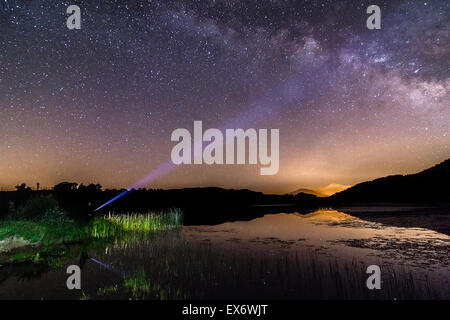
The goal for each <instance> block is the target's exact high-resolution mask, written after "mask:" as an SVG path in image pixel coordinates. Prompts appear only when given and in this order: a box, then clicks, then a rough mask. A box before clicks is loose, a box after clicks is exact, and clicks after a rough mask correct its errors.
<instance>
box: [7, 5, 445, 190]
mask: <svg viewBox="0 0 450 320" xmlns="http://www.w3.org/2000/svg"><path fill="white" fill-rule="evenodd" d="M71 4H76V5H79V6H80V8H81V16H82V25H81V30H69V29H68V28H67V27H66V18H67V16H68V15H67V14H66V8H67V7H68V6H69V5H71ZM371 4H377V5H379V6H380V8H381V14H382V20H381V30H368V29H367V27H366V19H367V17H368V16H369V15H368V14H367V13H366V8H367V7H368V6H369V5H371ZM449 21H450V2H449V1H446V0H442V1H392V0H389V1H381V0H373V1H343V0H342V1H338V0H334V1H331V0H329V1H327V0H324V1H314V0H309V1H306V0H305V1H303V0H201V1H200V0H190V1H183V0H177V1H167V0H166V1H156V0H153V1H152V0H148V1H145V0H139V1H136V0H135V1H100V0H98V1H94V0H92V1H75V0H74V1H58V0H55V1H42V0H27V1H19V0H0V30H1V31H0V188H3V189H8V188H13V187H14V186H15V185H16V184H18V183H21V182H26V183H27V184H29V185H32V186H35V184H36V182H40V184H41V186H42V187H51V186H53V185H54V184H56V183H58V182H61V181H76V182H80V183H90V182H95V183H100V184H101V185H103V186H104V187H106V188H122V187H125V188H126V187H128V186H130V185H133V184H134V183H135V182H136V181H139V180H141V179H142V178H143V177H149V178H148V179H144V182H143V183H142V185H143V186H146V187H158V188H179V187H197V186H219V187H226V188H249V189H253V190H258V191H263V192H271V193H284V192H290V191H293V190H296V189H299V188H319V187H324V186H327V185H330V184H331V185H333V186H336V185H339V184H342V185H352V184H355V183H358V182H361V181H365V180H368V179H373V178H376V177H380V176H384V175H388V174H397V173H413V172H417V171H420V170H422V169H425V168H427V167H429V166H432V165H434V164H436V163H438V162H440V161H442V160H445V159H447V158H450V103H449V102H450V95H449V85H450V70H449V61H450V59H449V58H450V39H449V37H450V23H449ZM194 120H202V121H203V127H204V128H205V129H206V128H244V129H246V128H255V129H258V128H268V129H271V128H278V129H280V168H279V172H278V174H277V175H273V176H261V175H260V170H259V167H258V166H254V165H253V166H249V165H234V166H233V165H222V166H219V165H214V166H207V165H195V166H194V165H191V166H186V165H185V166H179V167H176V168H172V167H171V166H167V165H166V164H167V163H168V161H170V152H171V149H172V147H173V146H174V145H175V143H174V142H171V140H170V136H171V133H172V131H173V130H175V129H177V128H187V129H189V130H190V131H191V132H192V130H193V121H194ZM155 172H156V173H157V174H155Z"/></svg>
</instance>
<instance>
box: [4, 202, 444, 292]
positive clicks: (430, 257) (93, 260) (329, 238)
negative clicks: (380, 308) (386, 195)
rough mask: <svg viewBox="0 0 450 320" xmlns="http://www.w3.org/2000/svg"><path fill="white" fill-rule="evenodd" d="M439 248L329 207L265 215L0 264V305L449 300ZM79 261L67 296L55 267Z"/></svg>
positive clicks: (417, 234) (421, 233)
mask: <svg viewBox="0 0 450 320" xmlns="http://www.w3.org/2000/svg"><path fill="white" fill-rule="evenodd" d="M449 244H450V237H449V236H447V235H445V234H442V233H438V232H436V231H431V230H428V229H423V228H404V227H393V226H389V225H385V224H382V223H379V222H374V221H366V220H362V219H359V218H357V217H354V216H352V215H350V214H346V213H344V212H339V211H336V210H318V211H315V212H312V213H309V214H305V215H302V214H298V213H295V214H285V213H280V214H269V215H265V216H263V217H261V218H256V219H253V220H250V221H245V222H244V221H237V222H227V223H223V224H219V225H214V226H186V227H183V228H182V229H180V230H174V231H168V232H162V233H155V234H153V235H152V236H151V237H149V238H146V239H142V238H139V237H138V238H133V237H131V238H128V239H121V240H120V241H116V242H114V243H110V244H108V245H107V246H106V247H101V246H99V247H96V248H93V247H85V248H80V250H79V251H76V250H74V252H73V254H72V255H71V256H69V257H68V258H67V259H65V260H64V263H62V264H61V265H60V266H56V267H55V266H54V265H53V266H51V267H50V266H49V265H42V264H34V265H33V264H32V265H22V266H18V265H15V266H13V265H8V266H3V267H0V298H2V299H8V298H27V299H30V298H31V299H40V298H44V299H55V298H56V299H66V298H67V299H80V298H83V299H129V298H131V299H186V298H192V299H208V298H218V299H221V298H247V299H248V298H270V299H282V298H293V299H303V298H305V299H311V298H319V299H326V298H333V299H336V298H338V299H347V298H350V299H363V298H364V299H372V298H374V299H377V298H382V299H392V298H445V299H449V298H450V292H449V289H448V288H450V285H449V279H450V272H449V267H448V263H449V258H448V257H449V255H448V254H449ZM80 257H81V258H80ZM80 259H82V260H83V280H82V288H83V290H82V292H72V291H69V290H67V289H66V287H65V281H66V277H67V275H66V273H65V267H66V265H69V264H77V263H79V262H80ZM369 264H378V265H380V266H381V267H382V270H383V272H384V273H383V277H384V278H383V290H381V291H379V292H373V291H369V290H367V288H366V287H365V279H366V276H367V275H366V274H365V270H366V267H367V266H368V265H369ZM105 266H107V267H105ZM20 270H24V272H25V273H24V274H28V275H32V276H28V277H26V276H24V274H22V272H20ZM112 270H113V271H117V270H119V271H120V272H113V271H112ZM393 277H394V278H393Z"/></svg>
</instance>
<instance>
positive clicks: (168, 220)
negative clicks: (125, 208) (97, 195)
mask: <svg viewBox="0 0 450 320" xmlns="http://www.w3.org/2000/svg"><path fill="white" fill-rule="evenodd" d="M181 223H182V213H181V210H179V209H171V210H169V211H168V212H163V213H154V212H148V213H145V214H138V213H127V214H111V213H110V214H108V215H106V216H103V217H98V218H95V219H94V220H93V221H92V222H91V224H90V226H89V232H90V234H91V235H92V236H93V237H94V238H109V237H120V236H122V235H125V234H129V233H144V234H145V233H149V232H152V231H157V230H167V229H172V228H175V227H178V226H180V225H181Z"/></svg>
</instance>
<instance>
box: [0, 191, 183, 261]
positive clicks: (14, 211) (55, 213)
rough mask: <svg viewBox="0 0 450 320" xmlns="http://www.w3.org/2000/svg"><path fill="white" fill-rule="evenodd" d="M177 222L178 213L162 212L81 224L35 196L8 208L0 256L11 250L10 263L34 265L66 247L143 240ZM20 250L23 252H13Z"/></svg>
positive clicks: (111, 216)
mask: <svg viewBox="0 0 450 320" xmlns="http://www.w3.org/2000/svg"><path fill="white" fill-rule="evenodd" d="M181 221H182V214H181V211H180V210H178V209H172V210H169V211H167V212H162V213H154V212H149V213H146V214H117V215H116V214H109V215H107V216H102V217H95V218H94V219H93V220H91V221H90V222H82V221H77V220H74V219H71V218H69V217H68V215H67V214H66V213H65V212H64V211H63V210H62V209H61V208H60V207H59V206H58V203H57V201H56V200H55V199H54V198H53V197H52V196H39V197H35V198H31V199H30V200H28V201H27V202H26V203H25V204H23V205H21V206H18V207H17V208H16V207H14V206H11V208H10V215H9V217H8V218H7V219H5V220H0V253H6V252H11V251H14V252H13V256H12V257H11V258H10V259H9V260H10V261H23V260H31V261H35V262H36V261H39V260H40V259H41V258H42V256H43V255H44V256H48V255H51V256H53V257H55V256H57V257H61V256H63V255H65V254H66V253H67V252H68V251H70V248H68V245H69V244H70V245H74V244H76V243H85V244H86V243H91V242H93V240H96V241H95V242H97V243H96V245H97V244H99V243H98V240H105V241H110V240H111V241H112V240H117V239H120V238H123V237H127V236H130V235H133V236H134V235H140V236H141V237H145V236H148V234H149V233H151V232H153V231H157V230H167V229H171V228H174V227H177V226H180V225H181ZM102 244H104V243H102ZM61 246H63V247H61ZM20 248H22V249H23V248H26V250H22V251H20V250H19V252H16V251H17V250H18V249H20ZM37 250H39V251H37Z"/></svg>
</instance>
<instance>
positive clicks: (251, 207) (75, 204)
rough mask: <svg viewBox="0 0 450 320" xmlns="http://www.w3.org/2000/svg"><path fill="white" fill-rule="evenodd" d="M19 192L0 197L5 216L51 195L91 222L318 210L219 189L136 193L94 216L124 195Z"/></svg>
mask: <svg viewBox="0 0 450 320" xmlns="http://www.w3.org/2000/svg"><path fill="white" fill-rule="evenodd" d="M16 189H17V191H7V192H0V213H1V215H2V216H6V215H7V214H8V213H11V212H12V211H14V209H15V208H18V207H20V206H21V205H23V204H24V203H26V202H27V201H29V200H30V199H32V198H35V197H39V196H41V197H46V196H52V197H54V198H55V199H56V200H57V202H58V203H59V205H60V207H61V208H62V209H63V210H64V211H66V212H67V213H68V214H69V215H70V216H72V217H74V218H79V219H89V218H90V217H93V216H95V215H96V214H105V213H108V212H109V211H111V212H116V213H119V212H136V213H138V212H146V211H148V210H165V209H169V208H173V207H176V208H181V209H183V210H184V222H185V224H197V223H205V224H208V223H218V222H221V221H227V220H230V219H251V218H253V217H255V216H260V215H261V216H262V215H263V214H265V213H270V212H279V211H280V207H283V211H286V212H289V211H292V212H293V211H296V210H297V211H298V210H299V209H302V210H307V211H310V210H312V209H314V208H316V207H317V206H318V198H317V197H316V196H314V195H309V194H303V193H302V194H297V195H267V194H263V193H261V192H255V191H250V190H228V189H221V188H185V189H170V190H163V189H145V188H143V189H138V190H131V191H130V192H128V193H127V194H126V195H125V196H123V197H121V198H119V199H117V200H116V201H114V202H112V203H110V204H109V205H108V206H105V207H104V208H102V209H100V210H98V211H95V209H96V208H98V207H99V206H101V205H102V204H104V203H105V202H107V201H109V200H111V199H112V198H114V197H116V196H117V195H118V194H120V193H121V192H123V191H125V190H110V189H106V190H102V187H101V186H100V185H98V184H90V185H87V186H85V185H78V184H77V183H73V182H62V183H60V184H58V185H56V186H55V187H54V188H53V189H52V190H40V191H37V190H31V188H29V187H27V186H26V185H24V184H22V185H20V186H17V187H16Z"/></svg>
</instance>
